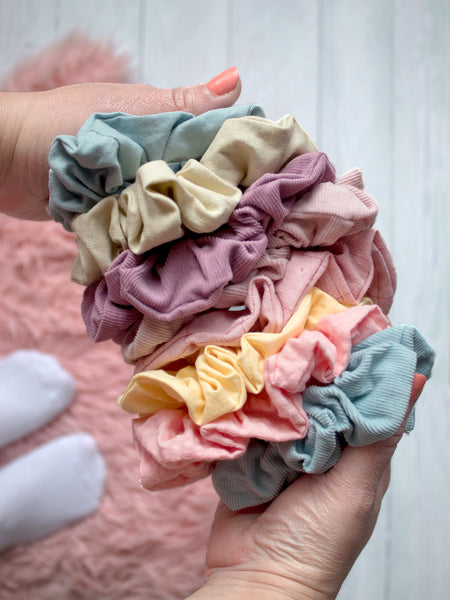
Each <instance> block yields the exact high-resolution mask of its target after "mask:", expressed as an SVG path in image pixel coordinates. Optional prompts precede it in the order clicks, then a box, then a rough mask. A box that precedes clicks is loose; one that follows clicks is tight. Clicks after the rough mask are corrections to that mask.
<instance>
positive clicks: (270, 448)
mask: <svg viewBox="0 0 450 600" xmlns="http://www.w3.org/2000/svg"><path fill="white" fill-rule="evenodd" d="M433 362H434V351H433V349H432V348H431V347H430V346H429V345H428V344H427V342H426V341H425V339H424V338H423V337H422V335H421V334H420V333H419V332H418V331H417V329H415V328H414V327H411V326H408V325H401V326H397V327H391V328H389V329H385V330H383V331H379V332H377V333H375V334H374V335H372V336H370V337H368V338H367V339H366V340H364V341H363V342H361V343H359V344H357V345H356V346H354V347H353V349H352V353H351V357H350V362H349V365H348V367H347V369H346V370H345V371H343V373H341V375H339V377H336V379H335V380H334V381H333V383H332V384H330V385H328V386H315V385H313V386H309V387H308V388H306V390H305V392H304V393H303V408H304V409H305V411H306V413H307V414H308V417H309V429H308V434H307V436H306V437H305V438H303V439H299V440H296V441H294V442H278V443H269V442H265V441H263V440H255V439H254V440H250V442H249V445H248V448H247V451H246V452H245V454H243V455H242V456H241V457H239V458H237V459H235V460H229V461H220V462H218V463H217V465H216V467H215V469H214V472H213V483H214V487H215V488H216V491H217V492H218V493H219V495H220V497H221V498H222V500H223V501H224V502H225V504H227V506H228V507H229V508H231V509H232V510H240V509H242V508H246V507H249V506H256V505H258V504H263V503H265V502H269V501H271V500H273V499H274V498H276V496H277V495H278V494H279V493H280V492H281V491H282V490H283V489H284V488H285V487H286V486H287V485H288V484H289V483H291V482H292V481H294V480H295V479H296V478H297V477H298V476H299V474H301V473H324V472H326V471H327V470H328V469H330V468H331V467H332V466H333V465H334V464H335V463H336V461H337V460H338V458H339V456H340V454H341V451H342V448H343V447H344V446H345V445H346V444H349V445H351V446H364V445H367V444H372V443H374V442H377V441H380V440H383V439H387V438H389V437H391V436H392V435H394V433H395V432H396V431H397V430H398V429H399V427H400V425H401V424H402V422H403V419H404V417H405V414H406V410H407V408H408V404H409V397H410V390H411V385H412V381H413V378H414V373H416V372H417V373H421V374H422V375H424V376H425V377H426V378H427V379H429V377H430V376H431V370H432V367H433ZM413 427H414V413H411V415H410V417H409V419H408V422H407V425H406V431H407V432H409V431H411V430H412V429H413Z"/></svg>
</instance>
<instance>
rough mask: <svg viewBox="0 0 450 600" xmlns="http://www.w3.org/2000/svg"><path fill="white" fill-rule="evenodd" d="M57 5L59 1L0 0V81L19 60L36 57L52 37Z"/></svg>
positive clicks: (54, 29) (54, 28)
mask: <svg viewBox="0 0 450 600" xmlns="http://www.w3.org/2000/svg"><path fill="white" fill-rule="evenodd" d="M57 5H58V0H42V1H41V2H29V1H28V2H27V0H2V2H0V31H1V35H0V56H1V57H2V60H1V61H0V82H1V81H2V80H3V79H4V78H5V77H6V76H7V75H8V73H9V72H10V71H11V70H12V69H13V68H14V67H15V66H17V65H18V64H19V63H20V62H22V61H24V60H26V59H27V58H28V57H34V56H36V54H37V53H39V52H40V51H41V50H43V49H44V48H45V47H46V46H47V45H48V43H49V40H53V39H54V36H55V31H56V22H55V19H54V14H55V11H56V8H57ZM31 23H32V24H33V25H32V27H30V24H31Z"/></svg>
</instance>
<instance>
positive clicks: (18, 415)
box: [0, 350, 75, 448]
mask: <svg viewBox="0 0 450 600" xmlns="http://www.w3.org/2000/svg"><path fill="white" fill-rule="evenodd" d="M74 392H75V382H74V380H73V378H72V376H71V375H69V373H67V372H66V371H64V369H63V368H62V367H61V366H60V364H59V363H58V361H57V360H56V358H54V357H53V356H50V355H48V354H43V353H42V352H37V351H35V350H19V351H17V352H14V353H13V354H10V355H9V356H7V357H6V358H3V359H2V360H0V448H1V447H2V446H6V444H9V443H10V442H13V441H15V440H17V439H20V438H21V437H23V436H25V435H27V434H28V433H31V432H32V431H35V430H37V429H39V428H40V427H42V426H43V425H45V424H46V423H48V422H49V421H51V420H52V419H53V418H54V417H56V415H57V414H59V413H60V412H62V411H63V410H64V409H65V408H67V406H68V404H69V403H70V401H71V400H72V398H73V395H74Z"/></svg>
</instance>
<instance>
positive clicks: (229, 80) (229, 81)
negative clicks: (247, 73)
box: [206, 67, 239, 96]
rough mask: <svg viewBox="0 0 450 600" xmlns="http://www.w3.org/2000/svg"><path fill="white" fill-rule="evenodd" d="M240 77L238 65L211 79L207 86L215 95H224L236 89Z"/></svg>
mask: <svg viewBox="0 0 450 600" xmlns="http://www.w3.org/2000/svg"><path fill="white" fill-rule="evenodd" d="M238 79H239V71H238V70H237V69H236V67H231V69H227V70H226V71H224V72H223V73H220V75H216V76H215V77H214V78H213V79H211V81H208V83H207V84H206V87H207V88H208V90H209V91H210V92H211V94H214V96H223V95H224V94H229V93H230V92H232V91H233V90H234V88H235V87H236V84H237V82H238Z"/></svg>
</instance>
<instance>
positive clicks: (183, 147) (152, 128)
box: [49, 104, 264, 231]
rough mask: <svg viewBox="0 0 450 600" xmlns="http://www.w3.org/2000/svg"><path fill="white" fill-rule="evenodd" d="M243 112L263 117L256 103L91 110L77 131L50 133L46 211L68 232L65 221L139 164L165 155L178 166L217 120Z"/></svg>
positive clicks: (200, 149) (205, 140)
mask: <svg viewBox="0 0 450 600" xmlns="http://www.w3.org/2000/svg"><path fill="white" fill-rule="evenodd" d="M246 115H258V117H264V111H263V110H262V108H261V107H260V106H257V105H255V104H249V105H243V106H231V107H229V108H219V109H216V110H211V111H208V112H206V113H203V114H201V115H198V116H194V115H192V114H190V113H185V112H180V111H178V112H177V111H174V112H168V113H161V114H156V115H145V116H137V115H129V114H126V113H120V112H116V113H108V114H101V113H95V114H93V115H91V116H90V117H89V118H88V119H87V120H86V121H85V123H84V124H83V125H82V127H81V128H80V130H79V132H78V134H77V135H76V136H71V135H61V136H58V137H57V138H55V140H54V142H53V144H52V147H51V149H50V153H49V167H50V171H49V191H50V198H49V213H50V215H51V216H52V218H53V219H54V220H55V221H56V222H58V223H62V224H63V226H64V228H65V229H67V230H68V231H71V226H70V222H71V220H72V218H73V217H74V216H75V215H76V214H78V213H83V212H87V211H88V210H90V209H91V208H92V207H93V206H94V205H95V204H96V203H97V202H99V201H100V200H101V199H102V198H104V197H105V196H110V195H111V194H118V193H120V192H121V190H122V189H123V188H124V187H126V186H127V185H129V184H130V183H132V182H133V181H134V180H135V177H136V172H137V170H138V169H139V167H140V166H141V165H143V164H145V163H147V162H150V161H153V160H164V161H165V162H167V163H168V165H169V167H170V168H171V169H172V170H174V171H178V170H179V169H180V168H181V167H182V166H183V164H184V163H185V162H186V161H187V160H189V159H190V158H194V159H196V160H199V159H200V158H201V157H202V156H203V154H204V153H205V151H206V149H207V148H208V147H209V146H210V145H211V142H212V140H213V139H214V137H215V135H216V134H217V132H218V131H219V129H220V127H221V126H222V124H223V123H224V122H225V121H226V120H227V119H229V118H241V117H244V116H246Z"/></svg>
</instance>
